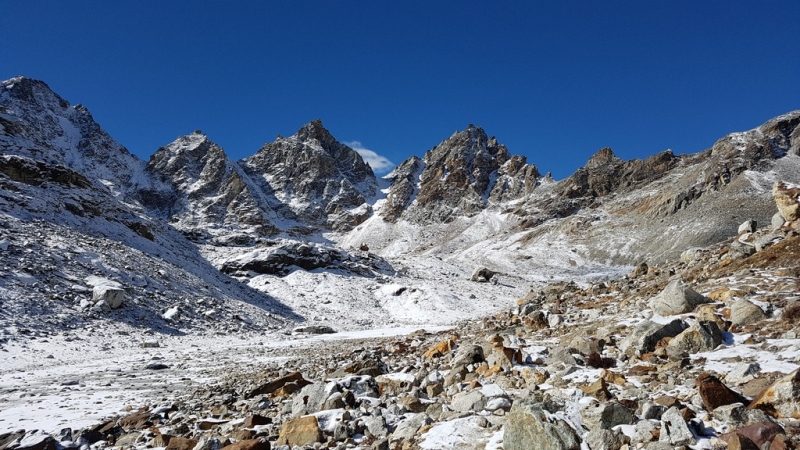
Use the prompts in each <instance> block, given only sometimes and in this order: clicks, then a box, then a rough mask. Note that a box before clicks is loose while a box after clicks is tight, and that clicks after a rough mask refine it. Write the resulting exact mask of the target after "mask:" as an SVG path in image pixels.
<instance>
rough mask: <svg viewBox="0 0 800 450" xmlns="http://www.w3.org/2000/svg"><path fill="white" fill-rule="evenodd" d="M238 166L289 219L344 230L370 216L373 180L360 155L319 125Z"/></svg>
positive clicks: (375, 187) (279, 141)
mask: <svg viewBox="0 0 800 450" xmlns="http://www.w3.org/2000/svg"><path fill="white" fill-rule="evenodd" d="M240 165H241V167H242V168H243V169H244V170H245V172H246V173H247V174H248V175H249V176H250V177H252V179H253V180H254V181H255V182H256V183H257V184H258V185H259V187H260V188H261V189H262V190H263V191H264V192H265V193H267V194H268V195H274V196H275V198H276V201H277V204H276V206H275V208H276V211H278V212H279V213H281V214H282V215H284V216H285V217H286V218H288V219H290V220H296V221H298V222H303V223H306V224H311V225H316V226H326V227H330V228H333V229H337V230H345V229H349V228H351V227H353V226H355V225H356V224H358V223H361V222H362V221H364V220H366V219H367V217H369V215H371V211H372V209H371V207H370V206H369V205H368V204H367V199H368V198H371V197H373V196H374V195H375V194H376V193H377V190H378V185H377V179H376V178H375V174H374V173H373V172H372V169H371V168H370V166H369V165H368V164H367V163H366V162H365V161H364V159H363V158H362V157H361V155H359V154H358V152H356V151H355V150H353V149H352V148H350V147H348V146H347V145H345V144H342V143H341V142H339V141H337V140H336V138H334V137H333V135H332V134H331V133H330V132H329V131H328V130H327V129H325V128H324V127H323V126H322V121H321V120H314V121H312V122H310V123H308V124H306V125H304V126H303V127H302V128H300V130H299V131H298V132H297V133H295V134H294V135H293V136H290V137H288V138H281V137H279V138H278V139H277V140H275V141H274V142H270V143H268V144H265V145H264V146H263V147H261V149H260V150H259V151H258V152H257V153H256V154H255V155H253V156H251V157H249V158H245V159H244V160H242V161H241V162H240Z"/></svg>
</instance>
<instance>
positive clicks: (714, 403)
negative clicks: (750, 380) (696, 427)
mask: <svg viewBox="0 0 800 450" xmlns="http://www.w3.org/2000/svg"><path fill="white" fill-rule="evenodd" d="M695 385H696V386H697V390H698V391H699V392H700V398H701V399H702V400H703V406H705V407H706V410H708V411H709V412H711V411H714V410H715V409H717V408H719V407H720V406H725V405H732V404H734V403H742V404H747V399H746V398H744V397H743V396H742V395H741V394H739V393H738V392H736V391H734V390H732V389H731V388H729V387H728V386H725V384H724V383H723V382H722V381H721V380H720V379H719V378H717V377H715V376H714V375H711V374H708V373H701V374H700V376H699V377H697V381H695Z"/></svg>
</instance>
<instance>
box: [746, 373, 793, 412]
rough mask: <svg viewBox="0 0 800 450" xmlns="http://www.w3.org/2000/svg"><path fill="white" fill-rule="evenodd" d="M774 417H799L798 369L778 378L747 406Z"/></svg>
mask: <svg viewBox="0 0 800 450" xmlns="http://www.w3.org/2000/svg"><path fill="white" fill-rule="evenodd" d="M748 408H749V409H755V408H757V409H760V410H763V411H764V412H766V413H767V414H770V415H771V416H773V417H776V418H791V419H800V370H796V371H794V372H793V373H791V374H789V375H786V376H785V377H783V378H780V379H778V381H776V382H774V383H773V384H772V385H771V386H770V387H768V388H767V389H766V390H765V391H764V392H762V393H761V394H760V395H759V396H758V397H756V398H755V399H754V400H753V401H752V402H751V403H750V405H749V406H748Z"/></svg>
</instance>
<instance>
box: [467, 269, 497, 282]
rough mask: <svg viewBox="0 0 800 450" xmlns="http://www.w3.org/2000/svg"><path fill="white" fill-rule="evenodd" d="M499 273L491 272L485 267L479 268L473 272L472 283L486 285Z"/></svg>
mask: <svg viewBox="0 0 800 450" xmlns="http://www.w3.org/2000/svg"><path fill="white" fill-rule="evenodd" d="M498 273H499V272H495V271H493V270H489V269H487V268H485V267H479V268H477V269H475V271H474V272H472V276H471V277H469V279H470V281H476V282H478V283H486V282H487V281H489V280H491V279H492V277H494V276H495V275H497V274H498Z"/></svg>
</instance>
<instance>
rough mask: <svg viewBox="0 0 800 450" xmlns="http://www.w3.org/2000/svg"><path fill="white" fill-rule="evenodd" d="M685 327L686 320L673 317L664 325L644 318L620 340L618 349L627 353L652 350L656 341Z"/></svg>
mask: <svg viewBox="0 0 800 450" xmlns="http://www.w3.org/2000/svg"><path fill="white" fill-rule="evenodd" d="M686 327H687V325H686V322H684V321H682V320H680V319H675V320H673V321H672V322H670V323H668V324H666V325H662V324H660V323H657V322H653V321H650V320H645V321H644V322H642V323H640V324H639V325H637V326H636V327H635V328H634V329H633V330H632V331H631V333H630V334H629V335H628V337H626V338H625V339H624V340H623V341H622V343H621V344H620V349H621V350H622V351H623V352H625V353H626V354H629V355H635V354H642V353H648V352H652V351H653V350H655V348H656V344H657V343H658V341H660V340H661V339H664V338H665V337H675V336H677V335H678V334H680V333H681V332H682V331H683V330H684V329H686Z"/></svg>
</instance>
